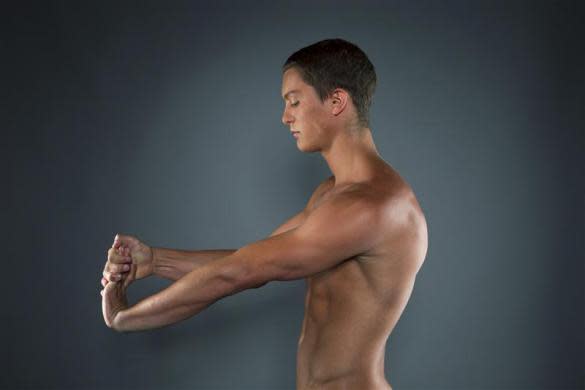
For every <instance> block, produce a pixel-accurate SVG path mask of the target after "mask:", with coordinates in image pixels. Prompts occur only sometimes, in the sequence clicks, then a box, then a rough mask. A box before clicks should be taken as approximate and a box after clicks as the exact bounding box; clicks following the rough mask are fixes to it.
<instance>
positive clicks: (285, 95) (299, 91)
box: [282, 89, 301, 100]
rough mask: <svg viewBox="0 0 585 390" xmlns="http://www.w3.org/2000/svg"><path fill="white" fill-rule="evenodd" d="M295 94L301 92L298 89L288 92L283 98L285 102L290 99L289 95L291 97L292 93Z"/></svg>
mask: <svg viewBox="0 0 585 390" xmlns="http://www.w3.org/2000/svg"><path fill="white" fill-rule="evenodd" d="M295 92H301V91H299V90H298V89H293V90H292V91H288V92H287V93H285V94H284V96H283V97H282V98H283V99H284V100H286V98H287V97H288V95H290V94H291V93H295Z"/></svg>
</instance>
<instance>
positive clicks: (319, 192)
mask: <svg viewBox="0 0 585 390" xmlns="http://www.w3.org/2000/svg"><path fill="white" fill-rule="evenodd" d="M334 184H335V176H329V177H328V178H327V179H325V180H323V181H322V182H321V183H320V184H319V185H318V186H317V188H315V190H314V191H313V194H311V197H310V198H309V201H308V202H307V206H306V207H305V210H306V211H308V212H310V211H311V210H312V209H313V208H314V205H315V203H317V201H318V200H319V199H321V197H322V196H323V195H324V194H325V193H326V192H327V191H329V190H330V189H331V188H332V187H333V185H334Z"/></svg>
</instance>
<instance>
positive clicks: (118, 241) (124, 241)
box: [112, 233, 137, 248]
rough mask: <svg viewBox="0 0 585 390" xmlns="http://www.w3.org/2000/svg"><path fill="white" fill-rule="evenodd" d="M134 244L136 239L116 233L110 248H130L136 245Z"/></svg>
mask: <svg viewBox="0 0 585 390" xmlns="http://www.w3.org/2000/svg"><path fill="white" fill-rule="evenodd" d="M136 243H137V239H136V238H135V237H132V236H128V235H125V234H120V233H118V234H116V237H114V243H113V244H112V248H118V247H120V245H125V246H127V247H130V246H133V245H136Z"/></svg>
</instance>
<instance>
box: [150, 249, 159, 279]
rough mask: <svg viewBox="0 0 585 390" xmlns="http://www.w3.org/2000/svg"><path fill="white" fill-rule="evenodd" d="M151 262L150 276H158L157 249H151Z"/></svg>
mask: <svg viewBox="0 0 585 390" xmlns="http://www.w3.org/2000/svg"><path fill="white" fill-rule="evenodd" d="M150 254H151V259H152V260H151V261H150V268H149V275H156V266H157V264H158V251H157V250H156V248H155V247H150Z"/></svg>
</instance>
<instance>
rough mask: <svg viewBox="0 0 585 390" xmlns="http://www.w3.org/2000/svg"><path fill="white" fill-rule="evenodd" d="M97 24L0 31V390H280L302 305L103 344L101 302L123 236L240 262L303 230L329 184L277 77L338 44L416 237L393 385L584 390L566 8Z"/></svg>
mask: <svg viewBox="0 0 585 390" xmlns="http://www.w3.org/2000/svg"><path fill="white" fill-rule="evenodd" d="M47 3H48V2H47ZM95 3H96V4H93V5H87V4H85V5H79V4H77V3H73V2H71V3H58V2H51V4H44V5H37V6H33V5H32V4H29V3H26V5H24V4H23V5H21V6H19V7H18V8H15V7H16V6H13V8H12V9H5V11H4V12H3V14H2V16H1V20H0V21H1V22H2V23H1V25H2V32H3V33H2V36H1V39H0V44H1V49H2V68H3V71H2V84H3V87H2V90H3V92H2V94H1V96H2V99H3V100H2V108H1V110H2V111H1V114H2V115H1V119H2V122H1V126H2V134H3V137H2V156H3V164H2V165H3V168H2V169H3V170H6V173H5V175H4V177H7V178H8V180H7V181H8V184H7V187H5V189H4V191H2V192H3V195H2V196H3V198H4V199H5V201H4V202H3V203H4V204H5V205H7V206H6V207H4V208H3V211H2V215H3V217H2V221H3V224H2V232H1V233H2V241H3V243H2V248H3V255H2V269H3V278H2V294H1V297H2V298H1V299H2V301H1V303H2V310H1V312H0V313H1V316H2V317H1V326H2V340H1V341H2V346H3V353H2V354H1V355H0V356H1V358H0V359H2V360H1V361H0V363H1V366H2V374H1V382H0V385H1V386H2V387H3V388H47V389H49V388H51V389H52V388H55V389H57V388H59V389H62V388H131V387H136V388H145V387H150V388H158V389H160V388H168V389H174V388H177V389H178V388H191V389H193V388H196V389H292V388H294V383H295V353H296V345H297V339H298V336H299V332H300V325H301V321H302V316H303V294H304V281H302V280H299V281H294V282H287V283H284V282H273V283H270V284H268V285H266V286H265V287H263V288H261V289H257V290H251V291H246V292H243V293H241V294H239V295H236V296H232V297H229V298H227V299H225V300H222V301H219V302H217V303H216V304H215V305H213V306H211V307H210V308H209V309H208V310H206V311H204V312H202V313H201V314H200V315H198V316H195V317H193V318H191V319H189V320H187V321H185V322H183V323H180V324H177V325H174V326H171V327H168V328H164V329H160V330H156V331H150V332H144V333H133V334H118V333H115V332H113V331H111V330H110V329H108V328H107V327H106V326H105V325H104V323H103V319H102V315H101V310H100V295H99V291H100V289H101V286H100V284H99V280H100V274H101V271H102V269H103V265H104V261H105V257H106V250H107V248H108V247H109V246H110V245H111V244H112V240H113V237H114V235H115V234H116V233H117V232H124V233H128V234H134V235H137V236H138V237H139V238H141V239H143V240H144V241H145V242H146V243H148V244H150V245H153V246H165V247H174V248H184V249H211V248H238V247H241V246H243V245H245V244H246V243H248V242H251V241H254V240H258V239H261V238H263V237H265V236H266V235H268V234H269V233H270V232H271V231H272V230H273V229H274V228H276V227H277V226H278V225H279V224H280V223H281V222H283V221H284V220H285V219H287V218H288V217H290V216H291V215H293V214H294V213H295V212H297V211H298V210H300V209H301V208H302V207H303V206H304V204H305V202H306V200H307V199H308V196H309V195H310V193H311V191H312V189H313V188H314V187H315V186H316V185H317V184H318V183H319V182H320V181H321V180H322V179H324V178H325V177H327V176H328V175H329V171H328V168H327V166H326V164H325V163H324V161H323V160H322V159H321V156H320V155H319V154H302V153H301V152H299V151H298V149H297V148H296V145H295V141H294V139H293V138H292V137H291V136H290V134H289V131H288V129H287V128H286V127H285V126H283V125H282V124H281V122H280V118H281V114H282V109H283V102H282V100H281V98H280V88H281V73H280V66H281V65H282V63H283V62H284V60H285V59H286V58H287V56H288V55H290V54H291V53H292V52H293V51H295V50H297V49H299V48H301V47H303V46H306V45H308V44H311V43H314V42H316V41H318V40H321V39H324V38H333V37H341V38H345V39H347V40H350V41H352V42H355V43H356V44H358V45H359V46H360V47H361V48H362V49H363V50H364V51H365V52H366V53H367V54H368V55H369V57H370V59H371V60H372V62H373V63H374V65H375V67H376V69H377V73H378V79H379V84H378V88H377V91H376V95H375V98H374V104H373V107H372V111H371V127H372V130H373V135H374V139H375V142H376V144H377V146H378V150H379V151H380V153H381V155H382V156H383V157H384V159H385V160H386V161H387V162H388V163H390V164H391V165H392V166H394V167H395V168H396V169H397V170H398V171H399V172H400V173H401V175H402V176H403V177H404V178H405V179H406V180H407V181H408V182H409V183H410V184H411V186H412V187H413V188H414V190H415V192H416V194H417V196H418V199H419V202H420V204H421V206H422V208H423V210H424V212H425V214H426V217H427V221H428V224H429V238H430V242H429V251H428V256H427V259H426V262H425V264H424V266H423V268H422V269H421V271H420V273H419V275H418V278H417V284H416V286H415V290H414V292H413V295H412V297H411V299H410V302H409V305H408V306H407V308H406V310H405V312H404V314H403V316H402V318H401V320H400V322H399V323H398V325H397V327H396V329H395V331H394V332H393V334H392V336H391V337H390V339H389V341H388V345H387V349H386V374H387V377H388V379H389V381H390V383H391V384H392V385H393V386H394V388H396V389H488V388H489V389H545V388H547V389H552V388H555V389H560V388H563V389H568V388H583V387H584V386H585V378H584V377H585V375H584V367H585V362H584V356H585V350H584V338H583V329H584V328H585V326H584V325H585V324H584V312H583V311H584V306H585V305H584V288H583V276H584V261H583V253H584V251H583V249H584V248H583V241H584V240H583V238H584V215H585V213H584V202H583V199H584V197H583V194H584V191H583V189H584V185H583V167H584V161H583V151H584V146H585V143H584V132H583V111H582V108H583V100H580V99H581V98H582V88H583V78H582V76H583V73H582V71H583V69H584V67H583V58H582V49H579V48H578V45H577V43H578V41H579V32H580V31H578V30H579V26H580V24H581V23H582V20H583V17H582V14H581V13H580V11H581V10H578V9H577V7H576V5H575V4H576V3H571V2H471V3H468V2H458V3H455V2H444V1H440V2H439V1H437V2H430V1H429V2H426V1H425V2H397V1H394V2H382V1H378V2H375V1H370V2H359V5H358V2H347V1H324V2H319V4H320V5H315V4H313V3H312V2H306V1H304V2H303V1H294V2H288V3H280V4H278V5H273V4H272V3H269V2H233V3H232V2H228V1H215V2H213V5H212V4H211V2H208V3H207V4H204V3H196V2H165V3H164V4H163V3H161V2H153V3H141V4H140V5H139V6H138V5H136V6H133V5H129V4H126V5H120V4H119V3H112V4H104V3H101V2H99V3H98V2H95ZM5 197H7V198H8V199H6V198H5ZM167 284H168V282H167V281H161V280H155V279H154V278H151V279H149V280H144V281H140V282H138V283H136V284H135V285H133V287H131V289H130V292H129V296H130V301H131V302H136V301H137V300H139V299H140V298H142V297H144V296H146V295H147V294H151V293H154V292H156V291H158V290H160V289H161V288H164V287H165V286H166V285H167Z"/></svg>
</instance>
